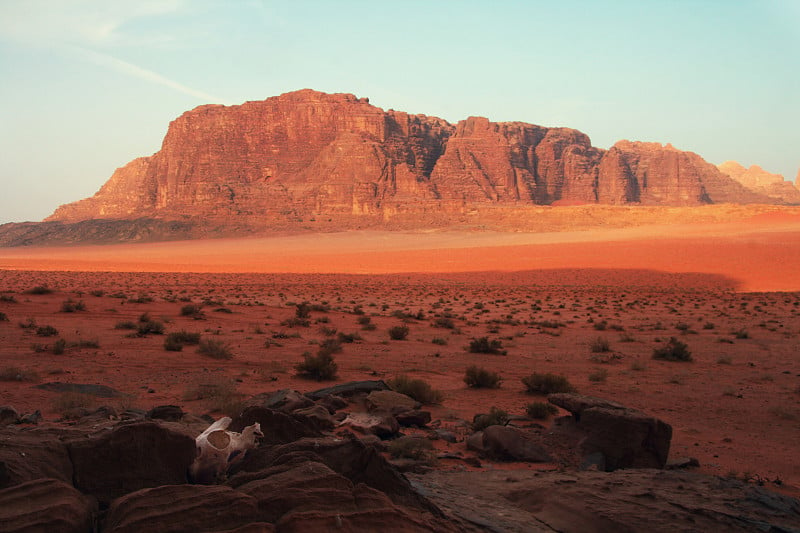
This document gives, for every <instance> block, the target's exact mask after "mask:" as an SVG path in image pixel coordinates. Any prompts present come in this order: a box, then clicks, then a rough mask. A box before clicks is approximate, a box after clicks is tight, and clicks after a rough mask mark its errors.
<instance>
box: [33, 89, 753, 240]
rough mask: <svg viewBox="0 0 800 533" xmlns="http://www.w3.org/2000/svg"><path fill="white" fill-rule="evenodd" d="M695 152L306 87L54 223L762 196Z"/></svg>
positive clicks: (199, 138) (195, 125) (181, 127)
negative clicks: (450, 115)
mask: <svg viewBox="0 0 800 533" xmlns="http://www.w3.org/2000/svg"><path fill="white" fill-rule="evenodd" d="M763 201H768V199H767V198H766V197H765V196H763V195H761V194H758V193H756V192H753V191H751V190H748V189H746V188H745V187H743V186H742V185H740V184H739V183H738V182H736V181H734V180H733V179H731V178H730V177H729V176H727V175H725V174H723V173H722V172H720V171H719V170H718V169H717V168H715V167H714V166H713V165H710V164H708V163H706V162H705V161H703V159H702V158H700V157H699V156H698V155H696V154H692V153H689V152H681V151H679V150H676V149H674V148H672V147H671V146H669V145H667V146H662V145H660V144H656V143H634V142H628V141H621V142H619V143H617V144H616V145H615V146H614V147H612V148H611V149H610V150H608V151H604V150H601V149H598V148H594V147H593V146H592V145H591V143H590V141H589V138H588V137H587V136H586V135H585V134H583V133H581V132H579V131H576V130H572V129H567V128H545V127H541V126H535V125H532V124H525V123H520V122H507V123H495V122H490V121H489V120H488V119H485V118H479V117H471V118H469V119H467V120H464V121H461V122H459V123H458V124H457V125H455V126H453V125H451V124H449V123H448V122H446V121H445V120H442V119H439V118H435V117H428V116H425V115H409V114H407V113H402V112H396V111H391V110H390V111H383V110H382V109H379V108H377V107H375V106H372V105H370V104H369V102H368V100H367V99H363V98H362V99H359V98H356V97H355V96H353V95H349V94H325V93H320V92H316V91H312V90H302V91H297V92H292V93H287V94H283V95H281V96H277V97H274V98H268V99H267V100H264V101H260V102H248V103H245V104H242V105H238V106H229V107H226V106H220V105H207V106H201V107H198V108H196V109H194V110H192V111H189V112H187V113H184V114H183V115H182V116H180V117H179V118H177V119H176V120H175V121H173V122H172V123H171V124H170V127H169V130H168V132H167V135H166V137H165V138H164V142H163V144H162V147H161V150H160V151H159V152H157V153H156V154H154V155H152V156H150V157H143V158H139V159H136V160H134V161H132V162H130V163H128V164H127V165H125V166H124V167H122V168H120V169H118V170H117V171H116V172H115V173H114V175H113V176H112V177H111V179H110V180H109V181H108V182H107V183H106V184H105V185H104V186H103V187H102V188H101V189H100V190H99V191H98V192H97V193H96V194H95V195H94V196H93V197H91V198H88V199H85V200H81V201H79V202H75V203H72V204H67V205H64V206H61V207H59V208H58V209H57V210H56V211H55V213H53V215H52V216H51V217H49V218H48V220H51V221H65V222H75V221H80V220H88V219H96V218H123V219H130V218H137V217H158V218H166V219H169V218H182V217H204V218H211V219H214V218H219V219H220V220H223V219H224V220H226V221H231V220H233V219H234V218H235V217H238V218H239V219H241V220H246V221H248V223H250V224H252V223H254V222H255V223H263V224H269V223H270V221H272V220H278V219H282V218H284V219H285V218H287V217H288V218H295V219H297V220H300V219H302V218H304V217H306V218H308V217H311V218H313V217H316V216H333V215H335V216H347V217H363V216H373V217H378V218H377V219H378V220H379V219H380V218H381V217H382V218H387V217H391V216H393V215H395V214H398V213H404V214H407V215H408V214H414V213H428V214H435V213H437V212H450V213H453V212H455V213H458V212H465V211H468V210H470V209H473V208H474V207H475V206H516V207H518V206H524V205H534V204H538V205H549V204H554V203H555V204H558V203H603V204H643V205H697V204H704V203H713V202H742V203H746V202H763Z"/></svg>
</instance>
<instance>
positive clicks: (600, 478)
mask: <svg viewBox="0 0 800 533" xmlns="http://www.w3.org/2000/svg"><path fill="white" fill-rule="evenodd" d="M407 476H408V477H409V478H410V480H411V482H412V484H413V485H414V486H415V487H416V488H417V489H418V490H419V491H420V492H421V493H422V494H424V495H425V496H426V497H427V498H429V499H430V500H432V501H433V502H434V503H435V504H436V505H438V506H439V507H440V508H441V509H442V510H443V511H444V512H445V513H447V514H448V515H450V516H451V517H452V518H453V519H454V520H455V521H456V522H457V523H459V525H461V527H462V530H463V531H496V532H508V533H521V532H526V533H528V532H540V531H542V532H543V531H546V532H552V531H562V532H565V533H569V532H575V533H578V532H585V531H592V532H605V531H607V532H609V533H611V532H615V533H616V532H619V531H651V532H657V531H659V532H660V531H664V532H667V531H729V532H742V533H744V532H752V531H791V532H795V531H800V501H798V500H797V499H795V498H790V497H788V496H783V495H781V494H778V493H774V492H771V491H768V490H766V489H764V488H761V487H757V486H754V485H752V484H746V483H742V482H740V481H736V480H730V479H724V478H720V477H716V476H708V475H704V474H698V473H694V472H681V471H664V470H652V469H647V470H618V471H615V472H575V473H559V472H535V471H519V470H518V471H513V472H510V471H500V470H496V471H482V472H442V471H435V472H429V473H426V474H422V475H417V474H407Z"/></svg>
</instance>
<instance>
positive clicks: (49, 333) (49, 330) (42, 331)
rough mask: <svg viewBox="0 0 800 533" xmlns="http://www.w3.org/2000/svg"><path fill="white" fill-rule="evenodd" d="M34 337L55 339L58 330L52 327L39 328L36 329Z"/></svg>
mask: <svg viewBox="0 0 800 533" xmlns="http://www.w3.org/2000/svg"><path fill="white" fill-rule="evenodd" d="M36 335H37V336H39V337H55V336H56V335H58V330H57V329H56V328H54V327H53V326H39V327H38V328H36Z"/></svg>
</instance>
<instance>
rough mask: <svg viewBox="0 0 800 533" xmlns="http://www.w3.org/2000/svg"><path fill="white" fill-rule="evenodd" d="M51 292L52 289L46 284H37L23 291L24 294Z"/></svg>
mask: <svg viewBox="0 0 800 533" xmlns="http://www.w3.org/2000/svg"><path fill="white" fill-rule="evenodd" d="M52 293H53V289H51V288H50V287H48V286H47V285H37V286H36V287H34V288H32V289H28V290H27V291H25V294H52Z"/></svg>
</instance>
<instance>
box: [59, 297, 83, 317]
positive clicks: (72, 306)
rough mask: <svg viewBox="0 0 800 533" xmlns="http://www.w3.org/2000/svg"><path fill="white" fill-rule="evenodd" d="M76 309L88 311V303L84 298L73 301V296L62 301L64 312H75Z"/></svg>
mask: <svg viewBox="0 0 800 533" xmlns="http://www.w3.org/2000/svg"><path fill="white" fill-rule="evenodd" d="M76 311H86V304H84V303H83V300H78V301H77V302H75V301H73V300H72V298H67V299H66V300H64V301H63V302H62V303H61V312H62V313H75V312H76Z"/></svg>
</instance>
